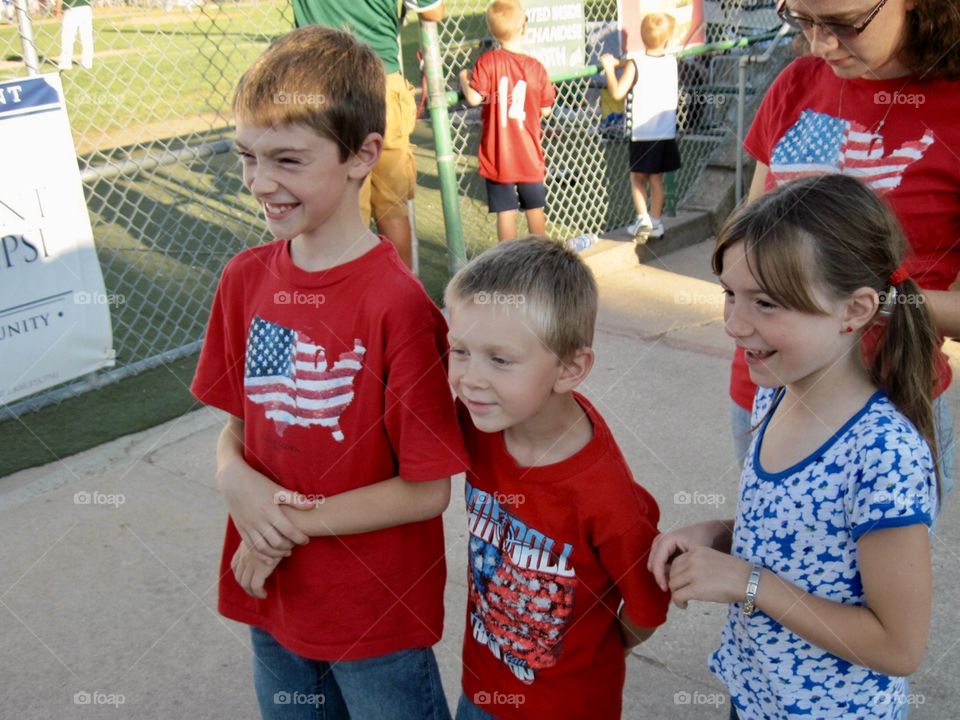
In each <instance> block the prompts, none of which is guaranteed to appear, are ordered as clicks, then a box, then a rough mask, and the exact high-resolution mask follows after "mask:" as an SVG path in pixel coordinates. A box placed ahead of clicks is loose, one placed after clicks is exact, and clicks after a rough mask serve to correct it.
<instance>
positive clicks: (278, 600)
mask: <svg viewBox="0 0 960 720" xmlns="http://www.w3.org/2000/svg"><path fill="white" fill-rule="evenodd" d="M445 335H446V323H445V322H444V320H443V316H442V315H441V314H440V312H439V311H438V310H437V308H436V306H435V305H434V304H433V303H432V302H431V301H430V299H429V298H428V297H427V294H426V292H424V290H423V286H422V285H421V284H420V282H419V281H418V280H417V279H416V278H415V277H414V276H413V275H412V274H411V273H410V271H409V270H407V268H406V267H405V266H404V265H403V263H402V262H401V261H400V258H399V257H398V256H397V253H396V251H395V250H394V248H393V246H392V245H391V244H390V243H389V242H387V241H386V240H381V242H380V245H379V246H377V247H376V248H374V249H373V250H371V251H370V252H368V253H366V254H365V255H363V256H362V257H360V258H357V259H356V260H353V261H351V262H348V263H345V264H343V265H340V266H338V267H335V268H332V269H330V270H325V271H322V272H306V271H304V270H301V269H300V268H298V267H297V266H295V265H294V264H293V262H292V260H291V258H290V251H289V243H288V242H287V241H284V240H276V241H274V242H271V243H268V244H266V245H261V246H259V247H255V248H251V249H249V250H246V251H244V252H242V253H240V254H239V255H238V256H237V257H235V258H234V259H233V260H231V261H230V263H229V264H228V265H227V267H226V269H225V270H224V271H223V276H222V278H221V279H220V285H219V287H218V288H217V294H216V297H215V298H214V301H213V309H212V311H211V313H210V322H209V325H208V326H207V334H206V339H205V340H204V343H203V350H202V352H201V354H200V362H199V365H198V366H197V373H196V376H195V377H194V379H193V385H192V386H191V391H192V392H193V394H194V395H195V396H196V397H197V399H198V400H200V401H201V402H203V403H206V404H208V405H213V406H215V407H218V408H220V409H222V410H225V411H226V412H228V413H230V414H231V415H235V416H236V417H238V418H241V419H242V420H243V421H244V437H243V444H244V458H245V459H246V461H247V463H248V464H249V465H250V466H251V467H253V468H254V469H256V470H258V471H259V472H261V473H263V474H264V475H266V476H267V477H269V478H271V479H272V480H274V481H276V482H277V483H279V484H280V485H282V486H283V487H285V488H288V489H290V490H293V491H296V492H299V493H303V494H305V495H318V494H319V495H325V496H329V495H336V494H338V493H341V492H344V491H346V490H351V489H353V488H358V487H362V486H365V485H370V484H373V483H376V482H379V481H381V480H386V479H388V478H391V477H395V476H397V475H400V476H401V477H403V478H404V479H405V480H408V481H412V482H417V481H428V480H436V479H438V478H443V477H448V476H450V475H453V474H455V473H459V472H462V471H463V470H464V469H465V466H466V462H465V460H466V454H465V450H464V446H463V440H462V436H461V434H460V430H459V426H458V423H457V418H456V413H455V410H454V405H453V400H452V396H451V392H450V387H449V385H448V383H447V378H446V372H445V369H444V356H445V354H446V351H447V347H446V340H445ZM239 543H240V536H239V534H238V533H237V531H236V528H235V527H234V525H233V522H232V520H229V519H228V521H227V532H226V538H225V540H224V546H223V557H222V559H221V564H220V598H219V610H220V612H221V613H222V614H223V615H225V616H226V617H229V618H231V619H233V620H237V621H239V622H243V623H247V624H250V625H257V626H259V627H262V628H264V629H265V630H267V631H268V632H270V634H272V635H273V636H274V637H275V638H276V639H277V641H278V642H279V643H280V644H281V645H283V646H284V647H286V648H289V649H290V650H292V651H293V652H295V653H297V654H299V655H301V656H303V657H308V658H313V659H318V660H354V659H360V658H368V657H374V656H378V655H383V654H386V653H390V652H395V651H398V650H401V649H405V648H413V647H428V646H430V645H433V644H434V643H436V642H437V641H438V640H439V639H440V635H441V632H442V629H443V589H444V582H445V579H446V569H445V566H444V543H443V526H442V523H441V520H440V518H434V519H431V520H427V521H424V522H417V523H410V524H406V525H401V526H398V527H392V528H386V529H383V530H379V531H376V532H370V533H363V534H359V535H344V536H341V537H323V538H321V537H316V538H312V539H311V540H310V543H309V544H308V545H305V546H301V547H296V548H295V549H294V551H293V555H292V556H291V557H289V558H286V559H285V560H283V561H282V562H281V563H280V565H279V566H278V567H277V569H276V570H275V571H274V572H273V574H272V575H271V576H270V577H269V578H268V580H267V582H266V586H265V589H266V591H267V599H266V600H257V599H256V598H252V597H250V596H249V595H247V594H246V593H244V592H243V590H242V589H241V588H240V586H239V585H238V584H237V582H236V581H235V580H234V577H233V572H231V570H230V560H231V558H232V557H233V554H234V551H235V550H236V548H237V546H238V545H239Z"/></svg>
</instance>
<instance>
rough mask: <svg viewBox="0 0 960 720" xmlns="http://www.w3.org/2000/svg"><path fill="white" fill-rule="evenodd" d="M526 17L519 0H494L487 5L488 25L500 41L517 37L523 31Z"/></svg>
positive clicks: (491, 32)
mask: <svg viewBox="0 0 960 720" xmlns="http://www.w3.org/2000/svg"><path fill="white" fill-rule="evenodd" d="M526 19H527V18H526V15H525V14H524V12H523V5H521V4H520V3H519V1H518V0H493V2H491V3H490V4H489V5H487V27H488V28H490V34H491V35H493V37H494V38H496V39H497V41H498V42H508V41H510V40H513V39H514V38H516V37H517V36H518V35H519V34H520V33H521V32H522V31H523V23H524V22H526Z"/></svg>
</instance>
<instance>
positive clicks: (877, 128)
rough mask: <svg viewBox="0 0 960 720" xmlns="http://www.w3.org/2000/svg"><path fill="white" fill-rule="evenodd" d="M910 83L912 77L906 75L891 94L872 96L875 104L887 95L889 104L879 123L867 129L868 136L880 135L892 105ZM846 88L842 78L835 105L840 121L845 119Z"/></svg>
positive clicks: (882, 93) (883, 93)
mask: <svg viewBox="0 0 960 720" xmlns="http://www.w3.org/2000/svg"><path fill="white" fill-rule="evenodd" d="M911 82H913V76H909V75H908V76H907V79H906V80H904V82H903V85H901V86H900V87H899V88H898V89H897V90H896V91H895V92H894V93H893V94H889V93H886V92H885V91H878V92H876V93H874V95H873V98H874V100H873V101H874V103H877V101H878V100H877V98H878V96H880V95H887V96H888V100H889V102H887V111H886V112H885V113H884V114H883V117H882V118H880V122H878V123H876V124H875V125H873V126H872V127H870V128H868V129H867V132H868V133H869V134H870V135H874V136H878V135H880V131H881V130H883V125H884V123H886V122H887V118H888V117H889V116H890V112H891V111H892V110H893V107H894V105H896V104H897V99H898V98H899V97H900V96H901V95H902V94H903V91H904V89H905V88H906V87H907V85H909V84H910V83H911ZM846 87H847V80H846V78H844V79H843V81H842V82H841V84H840V101H839V102H838V103H837V117H839V118H840V119H841V120H845V119H846V118H844V117H843V91H844V90H845V89H846ZM874 142H876V139H872V140H871V141H870V150H873V144H874Z"/></svg>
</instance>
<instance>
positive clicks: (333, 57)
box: [233, 25, 386, 161]
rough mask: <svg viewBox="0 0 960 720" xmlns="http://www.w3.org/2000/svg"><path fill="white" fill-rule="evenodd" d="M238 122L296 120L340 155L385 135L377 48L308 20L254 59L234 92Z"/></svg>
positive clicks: (383, 94) (266, 123)
mask: <svg viewBox="0 0 960 720" xmlns="http://www.w3.org/2000/svg"><path fill="white" fill-rule="evenodd" d="M233 111H234V114H235V116H236V119H237V121H238V122H247V123H251V124H253V125H258V126H265V127H271V126H274V125H286V124H291V123H300V124H302V125H306V126H308V127H310V128H312V129H313V130H315V131H316V132H317V133H318V134H319V135H320V136H321V137H325V138H328V139H329V140H333V141H334V142H336V143H337V144H338V145H339V146H340V160H341V161H345V160H346V159H347V158H348V157H349V156H350V155H352V154H353V153H355V152H357V151H358V150H359V149H360V147H361V146H362V145H363V141H364V140H365V139H366V137H367V135H369V134H370V133H380V134H381V135H383V132H384V125H385V124H386V79H385V76H384V70H383V63H382V62H381V61H380V58H379V57H377V55H376V53H375V52H374V51H373V50H372V49H371V48H369V47H368V46H367V45H364V44H363V43H361V42H358V41H357V40H356V39H354V37H353V36H352V35H350V34H349V33H346V32H342V31H340V30H333V29H331V28H325V27H320V26H318V25H309V26H307V27H302V28H299V29H297V30H294V31H293V32H290V33H287V34H286V35H284V36H283V37H281V38H280V39H279V40H277V41H276V42H275V43H274V44H273V45H271V46H270V47H269V48H267V49H266V50H265V51H264V53H263V54H262V55H261V56H260V57H258V58H257V59H256V60H254V62H253V65H251V66H250V68H249V69H248V70H247V71H246V72H245V73H244V74H243V77H242V78H240V82H239V83H238V85H237V90H236V92H235V93H234V96H233Z"/></svg>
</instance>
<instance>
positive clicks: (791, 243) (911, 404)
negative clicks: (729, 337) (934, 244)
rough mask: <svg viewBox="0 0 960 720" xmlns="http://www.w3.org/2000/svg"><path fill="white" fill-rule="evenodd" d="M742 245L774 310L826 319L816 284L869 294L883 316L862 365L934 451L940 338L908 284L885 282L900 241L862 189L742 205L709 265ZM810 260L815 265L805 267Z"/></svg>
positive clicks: (827, 189)
mask: <svg viewBox="0 0 960 720" xmlns="http://www.w3.org/2000/svg"><path fill="white" fill-rule="evenodd" d="M738 242H743V243H744V244H745V245H744V250H745V254H746V258H747V264H748V267H749V268H750V273H751V274H752V275H753V277H754V279H755V280H756V281H757V284H758V285H760V287H761V288H762V289H763V291H764V292H765V293H767V294H768V295H769V296H770V297H771V298H772V299H773V300H774V302H776V303H777V304H779V305H781V306H783V307H785V308H790V309H793V310H799V311H800V312H805V313H813V314H818V315H822V314H825V312H826V311H825V310H824V309H823V308H821V307H820V306H819V305H818V304H817V302H816V300H815V299H814V297H813V295H812V294H811V292H810V287H811V285H814V284H818V285H819V286H820V287H822V288H824V289H825V290H826V291H827V292H829V293H832V294H833V295H834V296H835V297H837V298H838V299H842V298H845V297H849V296H850V295H851V294H852V293H853V292H854V291H856V290H858V289H860V288H863V287H869V288H873V289H874V290H876V291H877V293H878V295H879V296H880V300H881V307H880V310H882V311H883V312H887V311H889V312H890V313H891V314H890V315H889V317H888V318H887V317H884V316H882V315H881V312H880V311H878V313H877V316H876V317H875V319H874V322H873V323H872V324H871V325H868V326H867V328H865V329H864V331H862V332H861V342H862V339H863V336H864V334H871V335H872V334H873V333H877V334H878V337H877V338H876V340H877V343H878V344H877V347H876V349H875V350H874V352H873V354H872V357H869V358H865V359H864V364H865V366H866V369H867V371H868V373H869V375H870V379H871V381H872V382H873V383H874V384H875V385H876V386H877V387H879V388H881V389H882V390H883V391H884V392H885V393H886V394H887V396H888V397H889V398H890V400H891V401H892V402H893V404H894V405H896V407H897V408H898V409H899V410H900V412H902V413H903V414H904V415H905V416H906V417H907V419H908V420H909V421H910V422H912V423H913V425H914V427H916V429H917V430H918V431H919V432H920V434H921V435H922V436H923V438H924V439H925V440H926V441H927V444H928V445H929V446H930V450H931V452H932V454H933V457H934V459H936V457H937V444H936V436H935V431H934V420H933V410H932V405H931V402H932V401H931V392H932V388H933V375H934V360H935V357H936V353H937V348H938V346H939V338H938V336H937V333H936V329H935V328H934V324H933V318H932V316H931V315H930V311H929V310H928V309H927V306H926V304H925V300H926V299H925V298H924V296H923V293H922V292H921V290H920V288H919V287H918V286H917V284H916V283H915V282H914V281H913V280H912V279H910V278H908V279H906V280H904V281H903V282H901V283H899V284H898V285H896V286H895V287H894V289H895V290H896V293H895V294H893V293H890V290H891V286H890V282H889V278H890V276H891V275H892V274H893V272H894V270H896V269H897V268H898V267H899V265H900V262H901V260H902V258H903V254H904V250H905V248H906V240H905V239H904V236H903V231H902V230H901V229H900V225H899V224H898V222H897V219H896V217H895V216H894V215H893V213H892V212H891V211H890V210H889V209H888V208H887V206H886V205H885V204H884V202H883V201H882V200H881V199H880V198H879V197H877V195H876V194H875V193H874V192H873V191H871V190H870V189H869V188H868V187H867V186H866V185H864V184H862V183H861V182H859V181H858V180H854V179H853V178H851V177H849V176H845V175H821V176H815V177H808V178H803V179H800V180H795V181H793V182H789V183H786V184H784V185H781V186H780V187H779V188H777V189H776V190H773V191H772V192H770V193H767V194H766V195H763V196H761V197H760V198H758V199H757V200H756V201H754V202H753V203H751V204H749V205H746V206H744V207H741V208H740V209H739V210H738V211H737V212H735V213H734V214H733V215H732V216H731V217H730V218H729V219H728V220H727V222H726V223H725V224H724V226H723V227H722V228H721V230H720V232H719V233H718V235H717V243H716V247H715V248H714V251H713V257H712V259H711V264H712V267H713V271H714V273H716V274H717V275H720V273H721V272H723V256H724V253H725V252H726V251H727V249H728V248H730V247H731V246H733V245H735V244H736V243H738ZM811 260H812V262H811Z"/></svg>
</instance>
